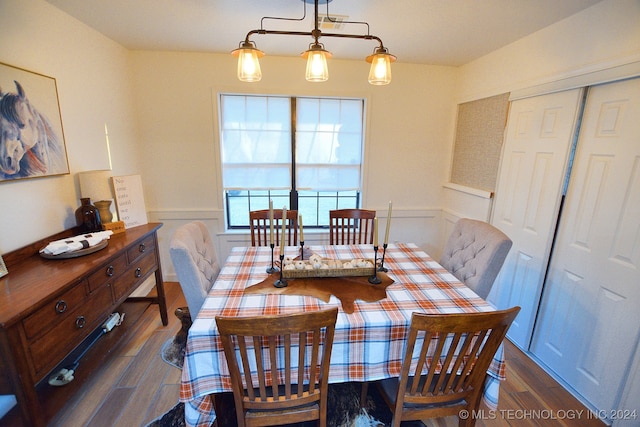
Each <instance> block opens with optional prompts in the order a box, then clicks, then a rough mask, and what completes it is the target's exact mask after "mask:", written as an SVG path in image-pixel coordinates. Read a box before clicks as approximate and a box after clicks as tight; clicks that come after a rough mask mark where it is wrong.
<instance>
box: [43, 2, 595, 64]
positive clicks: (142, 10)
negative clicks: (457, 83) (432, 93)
mask: <svg viewBox="0 0 640 427" xmlns="http://www.w3.org/2000/svg"><path fill="white" fill-rule="evenodd" d="M47 1H48V2H49V3H51V4H53V5H54V6H56V7H58V8H59V9H61V10H63V11H65V12H67V13H68V14H70V15H72V16H74V17H75V18H77V19H78V20H80V21H82V22H84V23H86V24H87V25H89V26H90V27H93V28H94V29H96V30H97V31H99V32H101V33H103V34H104V35H106V36H107V37H109V38H111V39H113V40H115V41H116V42H118V43H120V44H121V45H123V46H125V47H127V48H129V49H143V50H174V51H175V50H177V51H200V52H218V53H228V52H230V51H231V50H233V49H235V48H236V47H238V44H239V42H240V41H242V40H244V38H245V36H246V34H247V32H248V31H250V30H253V29H259V28H260V22H261V18H262V17H264V16H272V17H285V18H294V19H299V18H302V16H303V11H304V4H305V3H304V2H303V1H302V0H47ZM599 1H600V0H395V1H392V0H332V1H330V3H329V13H330V15H347V16H348V18H347V19H348V20H349V21H360V22H362V21H366V22H367V23H368V24H369V32H370V34H372V35H375V36H378V37H380V38H381V39H382V41H383V42H384V45H385V47H387V48H388V49H389V52H390V53H392V54H394V55H396V56H397V57H398V62H411V63H421V64H433V65H453V66H458V65H462V64H465V63H467V62H469V61H472V60H474V59H476V58H479V57H481V56H483V55H485V54H487V53H489V52H491V51H493V50H495V49H498V48H500V47H502V46H506V45H507V44H510V43H511V42H513V41H515V40H518V39H520V38H522V37H524V36H527V35H528V34H531V33H533V32H536V31H538V30H540V29H542V28H544V27H547V26H549V25H551V24H553V23H555V22H557V21H560V20H562V19H564V18H566V17H568V16H570V15H573V14H575V13H577V12H579V11H581V10H583V9H586V8H588V7H590V6H592V5H594V4H595V3H598V2H599ZM319 10H320V15H321V16H322V15H324V14H326V5H324V6H323V5H320V8H319ZM313 12H314V7H313V5H307V15H306V18H305V19H304V20H302V21H299V20H298V21H295V22H291V21H281V20H265V21H264V26H263V27H264V28H265V29H268V30H286V31H305V32H308V31H310V30H311V29H312V28H313V25H314V24H313ZM585 31H588V29H587V28H585ZM325 32H333V33H341V32H342V33H348V34H359V35H360V34H366V32H367V28H366V26H365V25H357V24H346V25H344V27H343V28H342V29H340V30H333V29H332V30H330V31H329V30H325ZM251 40H253V41H255V42H256V45H257V47H258V48H259V49H261V50H263V51H264V52H265V53H266V54H267V55H284V56H294V55H299V54H300V53H301V52H303V51H305V50H306V49H307V48H308V46H309V43H311V42H312V41H313V39H312V38H311V37H304V36H284V35H255V36H253V37H252V38H251ZM320 42H321V43H324V45H325V48H326V49H327V50H329V51H330V52H332V53H333V55H334V57H335V58H351V59H364V57H366V56H367V55H369V54H371V53H372V51H373V49H374V48H375V47H377V43H376V42H375V41H371V40H358V39H355V40H354V39H345V38H333V37H324V38H321V39H320Z"/></svg>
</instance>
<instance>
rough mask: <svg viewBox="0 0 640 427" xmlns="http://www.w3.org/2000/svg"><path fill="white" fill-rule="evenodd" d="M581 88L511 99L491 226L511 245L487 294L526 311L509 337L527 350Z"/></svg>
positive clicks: (495, 301)
mask: <svg viewBox="0 0 640 427" xmlns="http://www.w3.org/2000/svg"><path fill="white" fill-rule="evenodd" d="M582 93H583V91H582V89H574V90H570V91H564V92H558V93H552V94H548V95H541V96H536V97H532V98H525V99H520V100H516V101H513V102H512V103H511V107H510V110H509V119H508V121H507V131H506V136H505V142H504V147H503V153H502V162H501V166H500V172H499V176H498V185H497V190H496V198H495V201H494V211H493V215H492V224H493V225H494V226H496V227H497V228H499V229H501V230H502V231H503V232H504V233H505V234H507V236H509V237H510V238H511V240H512V241H513V246H512V248H511V251H509V255H508V256H507V259H506V260H505V263H504V266H503V268H502V271H501V273H500V275H499V276H498V278H497V279H496V282H495V283H494V287H493V289H492V292H491V294H490V295H489V298H488V299H489V301H490V302H492V303H493V304H494V305H496V306H497V307H499V308H507V307H512V306H515V305H519V306H520V307H521V308H522V309H521V311H520V313H519V314H518V317H517V318H516V320H515V321H514V322H513V324H512V325H511V328H510V329H509V333H508V337H509V339H511V341H513V342H514V343H515V344H516V345H518V346H519V347H521V348H523V349H527V348H528V346H529V341H530V337H531V333H532V328H533V323H534V320H535V316H536V312H537V310H538V302H539V299H540V294H541V289H542V282H543V280H544V274H545V269H546V267H547V260H548V257H549V251H550V247H551V242H552V239H553V233H554V230H555V226H556V222H557V215H558V210H559V204H560V199H561V193H562V186H563V180H564V176H565V174H566V170H567V163H568V158H569V151H570V148H571V144H572V141H573V138H574V135H575V129H576V122H577V117H578V111H579V107H580V104H581V101H582Z"/></svg>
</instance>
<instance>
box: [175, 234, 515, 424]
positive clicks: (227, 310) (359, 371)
mask: <svg viewBox="0 0 640 427" xmlns="http://www.w3.org/2000/svg"><path fill="white" fill-rule="evenodd" d="M299 249H300V248H296V247H286V248H285V255H290V256H292V257H295V256H297V255H298V253H299ZM306 249H307V248H305V253H306ZM309 249H310V250H311V251H312V252H313V253H315V254H318V255H320V256H322V257H323V258H330V259H342V260H348V259H361V258H368V259H372V258H373V247H372V246H371V245H349V246H312V247H310V248H309ZM278 252H279V250H278V248H276V249H275V259H276V260H277V259H278V255H279V253H278ZM381 256H382V248H380V249H379V251H378V259H379V258H380V257H381ZM270 263H271V248H270V247H236V248H233V249H232V250H231V253H230V255H229V257H228V258H227V261H226V263H225V264H224V266H223V267H222V270H221V271H220V274H219V276H218V278H217V280H216V282H215V283H214V285H213V287H212V288H211V290H210V292H209V295H208V296H207V298H206V300H205V302H204V305H203V307H202V309H201V311H200V312H199V313H198V316H197V318H196V319H195V321H194V322H193V325H192V327H191V329H190V330H189V336H188V340H187V347H186V354H185V360H184V366H183V370H182V382H181V385H180V401H181V402H184V403H185V418H186V423H187V425H189V426H197V427H200V426H209V425H211V423H212V422H213V420H215V412H214V409H213V406H212V403H211V399H209V398H208V397H207V396H208V395H209V394H212V393H219V392H228V391H231V379H230V377H229V372H228V369H227V364H226V361H225V357H224V352H223V349H222V344H221V343H220V340H219V337H218V335H217V328H216V323H215V316H217V315H222V316H256V315H261V314H284V313H296V312H302V311H310V310H318V309H324V308H329V307H333V306H338V307H340V301H339V300H338V299H337V298H336V297H334V296H332V297H331V300H330V301H329V302H328V303H325V302H323V301H321V300H319V299H317V298H314V297H310V296H298V295H278V294H246V295H245V294H244V289H245V288H247V287H249V286H251V285H254V284H256V283H259V282H261V281H262V280H264V279H265V278H266V277H267V276H268V275H267V273H266V269H267V267H268V266H269V265H270ZM384 266H385V267H387V268H388V269H389V271H388V272H387V274H388V275H389V277H390V278H392V279H393V280H394V283H393V284H392V285H390V286H389V287H387V298H385V299H382V300H380V301H377V302H364V301H356V303H355V311H354V312H353V313H352V314H347V313H345V312H344V311H343V310H342V309H340V310H339V312H338V319H337V322H336V330H335V336H334V343H333V351H332V354H331V368H330V372H329V382H330V383H339V382H350V381H373V380H379V379H383V378H388V377H397V376H399V375H400V368H401V361H402V357H403V350H404V343H405V340H406V337H407V333H408V329H409V324H410V322H411V313H413V312H414V311H417V312H422V313H434V314H435V313H472V312H479V311H493V310H495V308H494V307H492V306H491V305H490V304H489V303H487V302H486V301H485V300H483V299H481V298H480V297H478V296H477V295H476V294H475V293H474V292H473V291H472V290H471V289H469V288H467V287H466V286H465V285H464V284H462V283H461V282H460V281H459V280H458V279H456V278H455V277H454V276H453V275H452V274H450V273H449V272H447V271H446V270H445V269H444V268H443V267H442V266H441V265H440V264H438V263H437V262H436V261H434V260H433V259H432V258H431V257H429V255H427V254H426V253H425V252H423V251H422V250H420V249H419V248H418V247H417V246H416V245H414V244H390V245H389V246H388V247H387V250H386V254H385V258H384ZM276 274H278V273H276ZM504 372H505V366H504V356H503V353H502V349H500V350H499V352H498V354H496V356H495V358H494V361H493V363H492V365H491V367H490V369H489V371H488V374H489V375H488V381H487V386H486V389H485V393H484V399H485V402H486V403H487V404H488V405H489V407H492V408H494V409H495V407H496V406H497V402H498V389H499V381H500V380H502V379H504Z"/></svg>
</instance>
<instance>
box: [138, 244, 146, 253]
mask: <svg viewBox="0 0 640 427" xmlns="http://www.w3.org/2000/svg"><path fill="white" fill-rule="evenodd" d="M138 250H139V251H140V252H144V251H146V250H147V247H146V245H145V244H144V243H140V246H138Z"/></svg>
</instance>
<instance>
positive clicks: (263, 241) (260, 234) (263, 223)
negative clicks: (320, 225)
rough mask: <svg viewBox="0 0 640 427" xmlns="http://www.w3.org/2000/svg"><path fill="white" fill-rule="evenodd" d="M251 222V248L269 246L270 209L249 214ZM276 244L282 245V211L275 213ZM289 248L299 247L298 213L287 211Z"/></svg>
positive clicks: (275, 211) (293, 210) (286, 229)
mask: <svg viewBox="0 0 640 427" xmlns="http://www.w3.org/2000/svg"><path fill="white" fill-rule="evenodd" d="M249 222H250V224H251V246H269V240H270V239H269V235H270V228H269V224H270V222H269V209H262V210H257V211H250V212H249ZM273 222H274V224H273V227H274V230H273V231H274V232H273V234H274V243H275V245H276V246H279V245H280V234H281V233H282V228H281V227H282V211H281V210H274V211H273ZM285 231H286V233H285V234H286V238H287V241H286V242H285V243H286V245H287V246H297V245H298V211H297V210H295V209H292V210H287V224H285Z"/></svg>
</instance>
